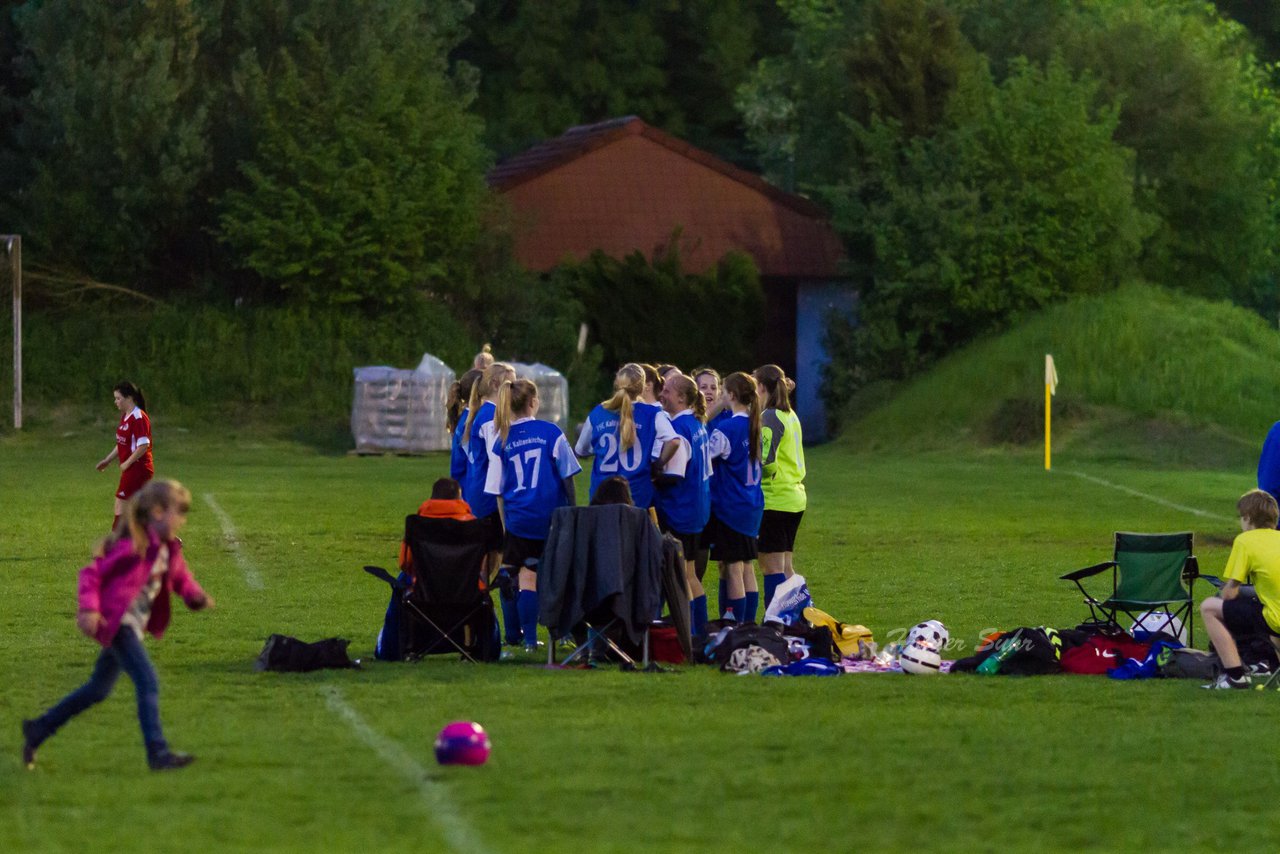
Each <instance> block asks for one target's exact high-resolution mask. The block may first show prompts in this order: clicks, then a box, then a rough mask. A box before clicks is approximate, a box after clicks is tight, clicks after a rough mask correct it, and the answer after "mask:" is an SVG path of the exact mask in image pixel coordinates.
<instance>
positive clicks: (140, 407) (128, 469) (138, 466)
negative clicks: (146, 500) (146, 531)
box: [98, 382, 155, 530]
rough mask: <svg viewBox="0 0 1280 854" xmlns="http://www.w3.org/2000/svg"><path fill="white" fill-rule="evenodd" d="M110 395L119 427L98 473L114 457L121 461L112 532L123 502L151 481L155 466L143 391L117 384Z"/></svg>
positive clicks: (130, 385)
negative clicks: (114, 441)
mask: <svg viewBox="0 0 1280 854" xmlns="http://www.w3.org/2000/svg"><path fill="white" fill-rule="evenodd" d="M111 391H112V394H113V395H114V397H115V401H116V409H118V410H120V425H119V426H118V427H116V446H115V449H114V450H112V451H111V453H109V454H107V455H106V456H105V457H103V458H102V459H101V460H99V461H98V471H106V468H107V466H109V465H111V460H112V458H113V457H114V458H115V459H117V460H119V461H120V485H119V486H118V487H117V488H116V504H115V520H114V521H113V522H112V523H111V529H112V530H115V527H116V525H118V524H119V523H120V514H121V513H123V512H124V504H125V502H126V501H128V500H129V496H131V495H133V494H134V493H135V492H137V491H138V490H139V489H141V488H142V486H143V484H145V483H146V482H147V481H149V480H151V478H152V476H153V475H154V474H155V466H154V465H152V462H151V419H150V418H148V417H147V413H146V411H145V410H146V408H147V401H146V398H144V397H143V396H142V389H140V388H138V387H137V386H135V385H134V384H133V383H131V382H121V383H116V386H115V388H113V389H112V390H111Z"/></svg>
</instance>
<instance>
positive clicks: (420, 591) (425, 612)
mask: <svg viewBox="0 0 1280 854" xmlns="http://www.w3.org/2000/svg"><path fill="white" fill-rule="evenodd" d="M485 534H486V531H485V528H484V526H483V524H482V523H480V522H479V521H477V520H474V519H472V520H467V521H462V520H459V519H432V518H428V517H424V516H418V515H416V514H415V515H413V516H407V517H405V520H404V541H405V543H406V544H407V545H408V547H409V555H410V559H411V560H412V565H413V568H412V571H411V574H412V576H413V583H412V585H411V586H409V587H407V588H402V587H401V586H400V585H398V584H397V583H396V580H395V579H394V578H392V577H391V574H390V573H389V572H387V571H386V570H385V569H382V568H381V567H376V566H366V567H365V568H364V569H365V572H368V573H369V574H371V575H374V576H376V577H378V578H381V579H382V580H383V581H386V582H387V583H388V584H390V585H391V586H392V588H393V589H400V595H401V596H402V597H403V598H402V599H401V602H402V603H403V607H404V610H403V612H402V616H401V620H400V648H401V649H402V650H403V651H404V657H405V658H406V659H408V660H412V659H415V658H421V657H422V656H424V655H435V654H438V653H447V652H452V651H455V650H456V651H457V652H458V653H460V654H461V655H462V657H463V658H465V659H467V660H468V661H497V660H498V658H499V655H500V653H501V648H500V645H499V641H498V621H497V618H496V617H495V616H494V612H493V600H492V599H491V598H490V597H489V585H488V579H487V577H486V574H485V556H486V554H487V549H486V544H485Z"/></svg>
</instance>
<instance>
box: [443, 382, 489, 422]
mask: <svg viewBox="0 0 1280 854" xmlns="http://www.w3.org/2000/svg"><path fill="white" fill-rule="evenodd" d="M483 374H484V372H483V371H478V370H476V369H475V368H472V369H471V370H469V371H467V372H466V373H464V374H463V375H462V376H461V377H459V378H458V381H457V382H455V383H454V384H453V387H452V388H450V389H449V399H448V400H447V401H446V402H445V424H446V425H448V427H449V432H450V433H451V434H452V433H453V431H454V429H455V428H456V427H457V426H458V422H459V421H460V420H461V419H462V410H463V409H464V408H466V406H467V404H468V403H469V402H470V400H471V393H472V392H473V391H474V390H475V387H476V382H477V380H479V379H480V377H481V376H482V375H483Z"/></svg>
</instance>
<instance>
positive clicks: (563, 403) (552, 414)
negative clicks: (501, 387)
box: [512, 362, 569, 430]
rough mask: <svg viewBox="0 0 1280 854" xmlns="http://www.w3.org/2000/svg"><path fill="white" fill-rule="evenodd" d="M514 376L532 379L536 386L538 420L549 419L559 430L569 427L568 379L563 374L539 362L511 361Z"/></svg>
mask: <svg viewBox="0 0 1280 854" xmlns="http://www.w3.org/2000/svg"><path fill="white" fill-rule="evenodd" d="M512 366H513V367H514V368H515V369H516V376H517V377H520V378H521V379H527V380H533V384H534V385H536V386H537V387H538V420H540V421H550V422H551V423H553V424H555V425H556V426H557V427H559V428H560V429H561V430H568V429H569V381H568V380H566V379H565V378H564V374H562V373H560V372H559V371H557V370H556V369H555V368H551V367H548V366H546V365H544V364H542V363H541V362H535V363H534V364H532V365H527V364H524V363H523V362H513V363H512Z"/></svg>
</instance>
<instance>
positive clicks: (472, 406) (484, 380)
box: [462, 362, 516, 445]
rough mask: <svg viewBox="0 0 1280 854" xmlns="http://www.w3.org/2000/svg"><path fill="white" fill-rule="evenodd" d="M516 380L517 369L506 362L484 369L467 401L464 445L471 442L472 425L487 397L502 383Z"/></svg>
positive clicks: (463, 430)
mask: <svg viewBox="0 0 1280 854" xmlns="http://www.w3.org/2000/svg"><path fill="white" fill-rule="evenodd" d="M515 378H516V369H515V368H514V367H512V366H511V365H509V364H507V363H506V362H494V363H493V364H492V365H490V366H489V367H487V368H485V369H484V373H483V374H481V376H480V378H479V379H478V380H476V384H475V385H473V386H472V387H471V396H470V397H469V398H468V400H467V426H466V427H464V428H463V429H462V444H464V445H466V444H468V443H469V442H470V441H471V424H472V423H473V422H474V421H475V420H476V411H477V410H479V409H480V403H481V401H483V400H484V399H485V398H486V397H488V396H489V395H491V394H493V393H494V392H495V391H497V390H498V388H499V386H501V385H502V383H503V382H504V381H505V382H510V381H512V380H514V379H515Z"/></svg>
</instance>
